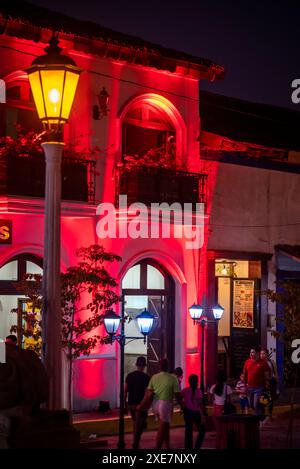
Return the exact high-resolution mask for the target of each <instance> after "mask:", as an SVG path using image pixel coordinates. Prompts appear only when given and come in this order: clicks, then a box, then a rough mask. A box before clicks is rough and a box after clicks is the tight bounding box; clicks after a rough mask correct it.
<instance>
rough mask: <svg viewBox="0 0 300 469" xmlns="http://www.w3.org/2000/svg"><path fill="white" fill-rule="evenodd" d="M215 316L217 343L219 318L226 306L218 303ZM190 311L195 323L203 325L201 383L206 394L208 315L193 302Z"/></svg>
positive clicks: (214, 309)
mask: <svg viewBox="0 0 300 469" xmlns="http://www.w3.org/2000/svg"><path fill="white" fill-rule="evenodd" d="M212 312H213V316H214V318H215V322H216V325H217V343H218V324H219V320H220V319H221V317H222V315H223V313H224V308H223V307H222V306H220V305H219V304H217V305H216V306H214V307H213V308H212ZM189 313H190V316H191V318H192V319H193V321H194V324H196V323H197V324H200V325H201V383H200V388H201V391H202V394H203V395H204V328H205V324H206V323H207V322H209V321H208V319H207V317H206V315H205V308H204V307H203V306H201V305H197V304H195V303H194V304H193V305H192V306H190V307H189Z"/></svg>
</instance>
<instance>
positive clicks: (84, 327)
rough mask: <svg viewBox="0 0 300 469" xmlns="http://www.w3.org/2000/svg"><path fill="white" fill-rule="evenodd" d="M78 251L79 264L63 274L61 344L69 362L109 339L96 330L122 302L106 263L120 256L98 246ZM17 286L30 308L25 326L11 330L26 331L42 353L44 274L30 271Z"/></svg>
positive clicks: (25, 316) (32, 344)
mask: <svg viewBox="0 0 300 469" xmlns="http://www.w3.org/2000/svg"><path fill="white" fill-rule="evenodd" d="M76 254H77V256H78V258H79V261H78V262H77V264H76V265H75V266H71V267H69V268H68V269H67V271H66V272H65V273H62V274H61V306H62V347H63V349H64V350H65V352H66V356H67V358H68V360H70V361H72V360H74V359H76V358H78V357H79V356H81V355H86V356H88V355H89V354H90V353H91V352H92V351H93V350H94V349H95V347H96V346H97V345H98V344H100V343H103V342H106V341H107V339H106V337H105V338H103V337H100V336H99V334H98V333H97V330H98V328H99V326H100V325H101V324H102V321H103V314H104V312H105V311H106V310H107V309H109V308H111V307H112V306H113V305H114V304H115V303H117V302H119V301H120V297H119V296H118V295H117V294H116V293H115V287H116V286H117V282H116V280H115V279H114V278H113V277H112V276H111V275H110V274H109V273H108V271H107V270H106V268H105V264H107V263H113V262H115V261H117V262H119V261H121V258H120V257H119V256H117V255H115V254H111V253H107V252H105V250H104V248H103V247H102V246H98V245H91V246H89V247H84V248H81V249H79V250H78V251H77V252H76ZM18 289H19V290H20V291H22V292H25V296H26V298H27V300H28V302H29V305H30V311H28V312H26V313H24V312H23V313H22V316H23V323H24V324H25V327H22V328H18V326H13V328H12V329H11V330H12V331H13V332H19V333H21V334H23V335H24V337H25V340H26V338H27V339H29V342H28V348H31V349H33V350H35V351H36V352H39V353H40V351H41V318H40V311H42V296H41V292H42V277H41V275H34V274H27V275H26V277H25V278H24V280H23V281H22V282H20V283H19V286H18ZM83 299H84V300H85V301H83ZM14 312H16V310H14Z"/></svg>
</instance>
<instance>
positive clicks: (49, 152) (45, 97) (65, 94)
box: [26, 35, 80, 410]
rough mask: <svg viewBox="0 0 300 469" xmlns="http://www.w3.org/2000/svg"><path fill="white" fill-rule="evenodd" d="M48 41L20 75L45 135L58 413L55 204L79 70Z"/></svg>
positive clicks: (52, 402)
mask: <svg viewBox="0 0 300 469" xmlns="http://www.w3.org/2000/svg"><path fill="white" fill-rule="evenodd" d="M61 51H62V49H61V48H60V47H58V40H57V39H56V38H55V37H54V35H53V37H52V39H51V41H50V45H49V46H48V47H46V48H45V52H46V54H45V55H42V56H39V57H37V58H36V59H34V61H33V62H32V65H31V66H30V67H29V68H28V69H27V70H26V71H27V73H28V77H29V82H30V86H31V91H32V94H33V98H34V102H35V105H36V108H37V112H38V115H39V118H40V119H41V121H42V123H43V126H44V129H45V130H46V131H47V137H48V138H47V142H46V143H43V144H42V146H43V149H44V152H45V160H46V186H45V231H44V264H43V302H44V305H43V316H42V357H43V361H44V363H45V366H46V369H47V372H48V375H49V383H50V389H49V402H48V407H49V408H50V409H52V410H55V409H60V408H61V407H62V357H61V299H60V298H61V295H60V202H61V157H62V151H63V146H64V144H63V142H62V135H63V126H64V124H65V123H66V122H67V121H68V118H69V114H70V111H71V107H72V104H73V100H74V96H75V92H76V88H77V84H78V79H79V75H80V69H79V68H77V67H76V64H75V62H74V61H73V60H72V59H71V58H70V57H67V56H65V55H63V54H61Z"/></svg>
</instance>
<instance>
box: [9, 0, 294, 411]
mask: <svg viewBox="0 0 300 469" xmlns="http://www.w3.org/2000/svg"><path fill="white" fill-rule="evenodd" d="M5 8H6V10H5ZM5 8H4V7H1V11H2V13H1V11H0V13H1V16H0V28H1V30H0V31H1V34H0V56H1V62H0V63H1V65H0V76H1V78H2V79H3V80H4V81H5V83H6V104H0V106H1V123H0V125H1V133H2V135H12V136H15V133H16V129H15V125H14V124H15V123H19V124H21V125H22V126H23V127H24V128H25V129H26V128H27V129H28V130H29V129H32V128H34V129H36V130H38V128H39V123H38V120H37V115H36V111H35V108H34V105H33V102H32V99H31V95H30V89H29V83H28V80H27V76H26V73H25V72H24V70H25V69H26V68H27V67H28V66H29V65H30V64H31V62H32V60H33V58H34V57H35V56H37V55H41V54H42V53H43V49H44V47H45V45H46V44H47V43H48V41H49V40H50V38H51V35H52V30H57V31H59V40H60V45H61V47H63V49H64V53H66V54H69V55H70V56H71V57H72V58H73V59H74V60H75V62H76V64H77V65H78V66H79V67H80V68H81V69H82V70H83V73H82V75H81V77H80V82H79V87H78V91H77V95H76V98H75V102H74V106H73V110H72V115H71V118H70V122H69V124H68V125H67V126H66V128H65V141H66V142H67V143H72V144H74V145H75V147H76V157H72V155H70V154H69V153H68V156H65V157H64V160H63V165H62V199H63V200H62V230H61V236H62V244H61V268H62V270H64V269H66V267H68V266H70V265H73V264H74V263H76V260H77V259H76V255H75V252H76V249H78V248H80V247H82V246H88V245H90V244H94V243H99V244H102V245H104V246H105V248H106V249H107V250H108V251H111V252H114V253H116V254H118V255H120V256H121V257H122V262H121V263H120V264H116V265H114V266H113V267H112V272H111V273H112V274H113V275H114V276H115V277H116V278H117V280H118V283H119V288H118V292H119V293H120V294H123V295H125V299H126V312H127V313H128V314H129V315H131V316H132V317H133V318H134V317H135V316H136V315H137V314H138V312H140V311H142V310H143V309H144V308H145V307H146V308H147V309H149V310H151V311H152V312H153V313H154V314H155V316H156V318H157V319H156V323H157V327H156V328H155V330H154V331H153V333H152V334H151V336H150V337H149V339H148V342H147V344H146V345H144V344H143V341H136V342H131V343H129V344H128V345H127V347H126V370H129V369H132V367H133V366H134V362H135V358H136V356H137V355H145V356H147V360H148V370H149V372H151V371H152V372H153V371H154V370H155V369H156V366H157V362H158V360H159V358H160V357H162V356H168V358H169V359H170V361H171V364H172V366H182V368H183V369H184V371H185V376H186V377H187V376H188V375H189V374H190V373H192V372H194V373H199V371H200V363H201V353H200V351H201V343H200V334H199V328H198V327H197V326H195V325H194V324H193V321H192V320H191V319H190V317H189V315H188V307H189V306H190V305H191V304H193V303H194V302H201V301H202V299H203V295H205V297H206V304H207V307H208V308H209V307H211V306H212V305H213V304H214V303H215V302H216V301H219V302H220V304H222V306H223V307H224V308H225V312H224V317H223V318H222V320H221V322H220V324H219V336H220V338H219V341H218V350H219V360H220V364H222V366H224V367H226V368H227V369H228V373H229V374H231V375H234V374H236V373H237V371H238V368H239V367H240V362H241V360H242V359H244V355H245V353H246V349H247V347H248V346H250V345H251V344H252V343H264V344H268V345H269V346H273V347H274V348H275V346H276V345H275V344H274V343H272V339H271V338H270V337H271V336H270V334H268V332H267V331H268V327H267V326H268V324H267V319H268V311H270V309H268V305H267V303H266V302H265V301H264V300H263V299H261V298H260V297H259V295H258V294H257V291H258V289H259V288H261V287H262V286H267V285H269V286H270V285H271V283H272V281H273V280H274V278H275V277H276V269H277V264H276V263H277V260H276V259H277V258H275V257H274V253H275V246H276V245H282V244H289V245H296V244H297V243H298V244H299V239H300V234H299V231H298V229H299V228H295V226H294V227H293V228H292V227H290V228H287V226H289V224H290V223H291V220H295V219H296V218H297V210H298V206H299V198H300V196H299V191H297V181H299V175H298V174H297V173H296V172H295V171H296V170H295V168H296V165H293V168H292V166H289V167H290V169H291V168H292V169H293V171H294V172H293V171H292V172H290V173H287V172H286V170H283V169H282V168H277V169H276V170H274V168H272V167H269V168H268V167H265V168H264V167H259V165H257V164H256V166H255V164H253V162H254V161H256V163H257V161H258V159H259V158H261V156H262V155H263V154H264V152H266V151H267V150H266V149H269V150H270V151H271V149H272V152H273V153H272V155H271V160H272V159H273V157H274V155H275V156H276V155H277V153H276V145H274V144H271V143H270V142H272V136H271V137H270V141H269V142H264V143H263V144H262V143H256V144H254V143H253V142H255V138H256V137H255V135H252V136H251V142H252V144H249V145H248V146H247V145H246V144H245V142H244V140H243V138H240V136H237V135H230V131H228V129H225V130H224V126H223V127H222V128H218V127H217V123H218V119H216V120H214V118H213V117H212V116H218V115H219V116H220V113H221V110H222V109H223V105H222V103H215V102H214V101H213V96H209V95H206V94H202V95H200V99H199V82H200V87H201V80H211V81H213V80H218V79H222V78H223V75H224V69H223V68H222V67H221V66H219V65H217V64H215V63H213V62H212V61H210V60H206V59H201V58H195V57H191V56H189V55H187V54H184V53H180V52H177V51H171V50H167V49H164V48H163V47H160V46H157V45H154V44H150V43H147V42H146V41H143V40H141V39H139V38H133V37H130V36H126V35H124V34H121V33H115V32H113V31H110V30H106V29H104V28H102V27H100V26H97V25H94V24H90V23H85V22H80V21H78V20H74V19H72V18H67V17H65V16H64V15H60V14H53V13H52V12H49V11H45V10H43V9H42V8H38V7H32V6H31V7H29V6H26V7H24V10H23V11H20V10H18V14H16V13H15V12H14V11H13V8H11V10H10V7H9V6H6V7H5ZM103 87H104V88H105V89H106V90H107V92H108V93H109V95H110V102H109V105H108V107H109V110H108V112H107V113H106V115H101V113H100V115H97V112H96V111H95V108H94V106H95V105H97V104H98V101H97V96H98V95H99V92H100V91H101V90H102V89H103ZM202 98H203V103H204V104H203V111H201V109H202V108H201V105H202V104H201V103H202ZM199 106H200V114H199ZM201 112H203V114H201ZM246 114H247V113H246ZM200 115H201V119H200ZM99 117H100V118H99ZM226 119H227V118H224V121H223V123H225V121H226V122H227V123H228V121H227V120H226ZM219 120H220V119H219ZM221 120H222V119H221ZM214 126H215V127H214ZM237 126H238V124H237ZM199 129H200V130H199ZM248 143H249V142H248ZM242 144H244V146H243V147H242ZM226 145H227V146H226ZM239 145H240V146H239ZM253 145H254V146H255V148H256V150H257V153H256V154H255V155H254V157H253V148H252V146H253ZM94 147H98V150H97V151H96V152H95V153H91V154H89V152H86V149H87V148H94ZM296 147H297V145H296V144H295V146H292V147H291V148H289V150H297V149H299V148H296ZM279 149H280V146H279ZM269 150H268V151H269ZM281 150H282V152H283V153H284V151H288V149H285V150H283V149H281ZM149 152H150V153H149ZM226 152H227V153H226ZM87 153H88V156H87ZM149 154H150V156H151V155H152V156H151V158H154V160H155V163H156V164H147V163H145V161H144V160H145V155H146V158H147V155H148V157H149ZM78 155H79V156H78ZM80 155H81V156H80ZM295 155H296V156H295V158H296V157H297V153H295ZM255 156H256V159H255ZM222 158H223V159H222ZM234 158H236V159H234ZM238 158H240V159H238ZM247 158H248V159H247ZM249 158H250V161H249ZM251 158H252V159H251ZM166 160H167V163H166ZM245 161H247V162H248V163H249V164H247V165H246V164H244V163H245ZM251 162H252V163H251ZM282 164H285V165H287V164H289V162H288V161H286V162H284V163H282ZM282 171H283V172H282ZM292 173H293V174H292ZM287 188H288V192H287ZM0 190H1V192H0V212H1V213H0V217H1V225H4V226H7V225H8V226H9V232H10V236H9V237H7V236H3V238H6V239H4V240H2V241H3V242H1V245H0V314H1V317H0V337H5V335H7V334H8V333H9V329H10V326H11V324H13V323H15V321H16V318H15V317H14V316H13V315H12V314H11V313H10V310H11V309H12V308H15V307H16V306H18V304H19V305H20V307H22V295H20V293H19V292H17V291H16V290H15V282H16V281H17V280H18V279H20V278H21V277H22V275H23V274H24V273H25V272H33V273H35V272H41V271H42V257H43V222H44V215H43V214H44V201H43V193H44V163H43V160H42V158H41V159H38V158H36V157H32V156H31V155H22V154H14V155H12V156H11V157H10V158H6V160H5V161H4V160H3V159H2V161H1V183H0ZM119 194H127V197H128V203H132V202H143V203H145V204H146V205H149V203H150V202H168V203H173V202H179V203H181V204H183V203H186V202H193V203H195V202H205V206H206V208H205V227H204V245H203V247H202V248H201V249H200V250H198V249H197V250H193V249H186V248H185V241H186V240H185V239H174V238H171V239H155V240H153V239H130V238H124V239H112V238H107V239H105V240H100V239H99V238H98V236H97V234H96V225H97V222H98V219H99V217H98V216H97V215H96V208H97V206H98V204H99V203H101V202H111V203H115V201H116V200H117V197H118V195H119ZM287 200H289V202H287ZM279 203H280V204H282V205H281V206H280V207H279V205H278V204H279ZM287 203H289V207H288V212H287V211H286V206H287V205H286V204H287ZM278 210H279V213H278ZM117 215H118V223H122V214H121V213H120V212H119V211H118V210H117ZM266 220H267V221H266ZM283 224H285V229H283V228H282V229H281V228H280V226H281V225H283ZM256 225H259V226H261V225H263V226H262V227H261V228H258V227H256ZM241 226H243V227H244V228H241ZM246 226H248V229H247V230H245V227H246ZM275 226H278V228H275ZM297 239H298V242H297ZM276 252H277V251H276ZM280 252H283V251H280ZM276 255H277V254H276ZM282 256H283V257H284V254H282ZM295 262H296V261H295ZM295 269H296V268H295ZM245 290H246V291H245ZM245 295H246V297H245ZM238 301H240V302H241V303H243V304H245V302H246V303H247V302H248V303H247V307H248V309H249V307H250V309H251V311H252V313H253V314H252V316H251V315H250V316H249V314H248V316H247V313H245V311H244V310H243V309H241V311H237V307H238V306H237V305H238ZM249 302H250V303H249ZM249 304H250V306H249ZM244 309H245V308H244ZM245 314H246V315H245ZM269 319H270V318H269ZM270 321H271V319H270ZM133 323H134V321H132V322H131V323H129V325H128V326H126V327H127V329H126V332H127V333H128V335H132V334H133V335H136V330H135V329H134V327H135V326H134V324H133ZM270 324H271V323H270ZM270 324H269V325H270ZM270 327H271V325H270ZM100 333H103V331H100ZM242 345H243V346H242ZM233 350H235V351H237V352H236V353H235V355H234V357H233V355H232V351H233ZM215 351H216V324H215V323H214V322H213V321H211V322H209V323H208V324H206V329H205V359H204V371H205V377H206V384H211V383H212V381H213V379H214V374H215V371H216V353H215ZM118 354H119V350H118V346H117V344H113V345H109V344H107V345H103V346H101V347H99V349H96V350H94V351H93V353H92V354H91V355H90V356H89V357H81V358H80V359H78V360H77V361H76V362H75V366H74V387H73V402H74V408H75V410H77V411H80V410H90V409H93V408H95V406H96V405H97V403H98V401H99V400H100V399H101V400H103V399H108V400H109V401H110V403H111V405H112V406H115V405H116V404H117V400H118V360H119V355H118ZM232 357H233V358H232Z"/></svg>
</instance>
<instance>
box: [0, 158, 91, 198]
mask: <svg viewBox="0 0 300 469" xmlns="http://www.w3.org/2000/svg"><path fill="white" fill-rule="evenodd" d="M95 165H96V163H95V161H92V160H84V159H78V158H69V157H68V158H66V157H63V158H62V168H61V171H62V186H61V187H62V199H63V200H72V201H78V202H87V203H95V175H96V171H95ZM0 176H1V177H0V195H13V196H23V197H39V198H43V197H45V160H44V158H43V157H42V156H41V155H29V156H16V155H8V156H7V157H6V158H5V159H4V158H2V159H1V160H0Z"/></svg>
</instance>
